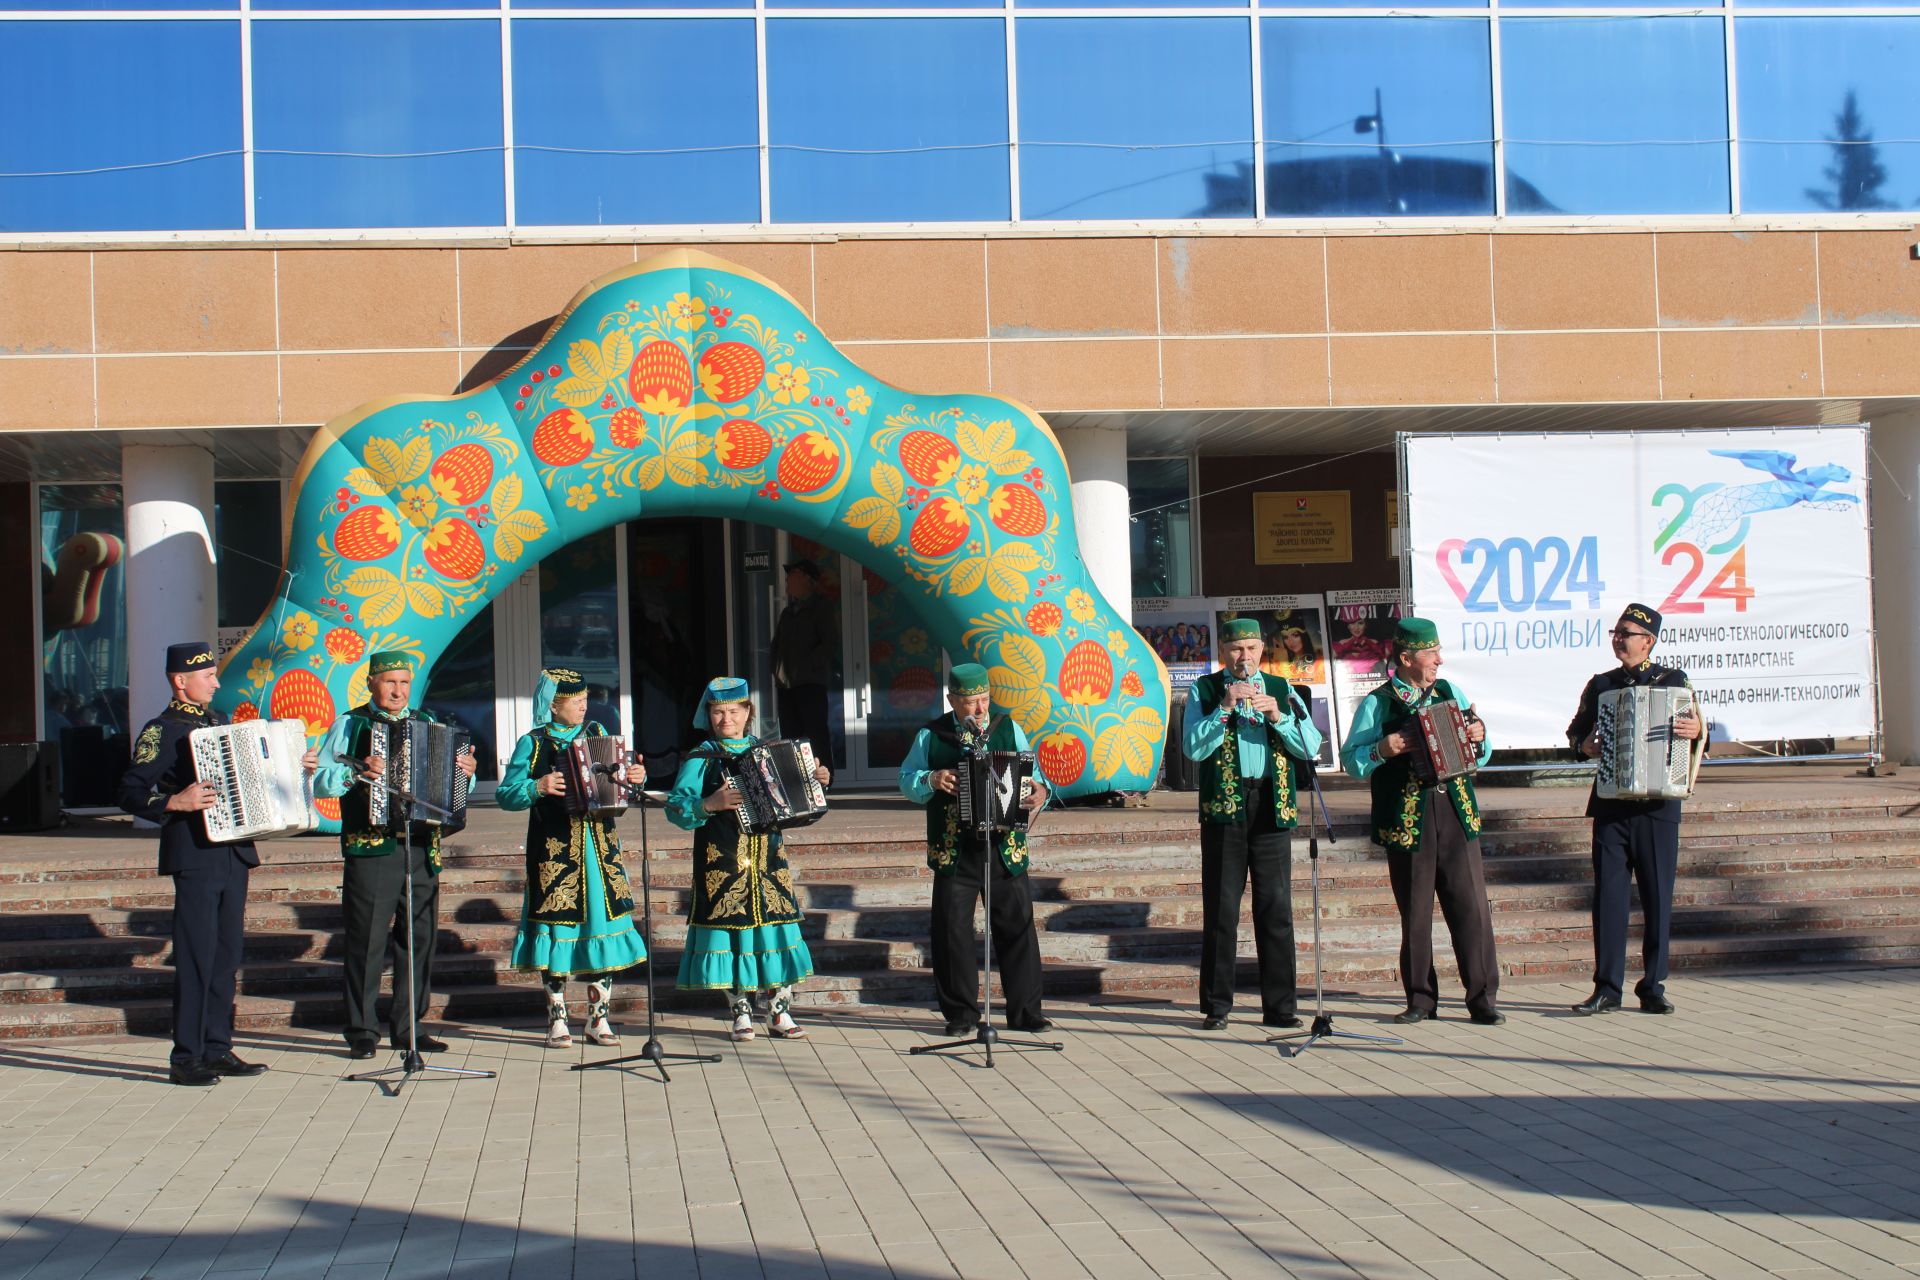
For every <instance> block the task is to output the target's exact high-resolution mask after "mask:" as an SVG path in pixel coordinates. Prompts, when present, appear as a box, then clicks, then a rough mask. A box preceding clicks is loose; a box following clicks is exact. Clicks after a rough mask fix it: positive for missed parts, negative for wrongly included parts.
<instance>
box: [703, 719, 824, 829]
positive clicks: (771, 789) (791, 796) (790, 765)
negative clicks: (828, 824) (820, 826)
mask: <svg viewBox="0 0 1920 1280" xmlns="http://www.w3.org/2000/svg"><path fill="white" fill-rule="evenodd" d="M818 765H819V762H818V761H816V760H815V759H814V758H813V745H812V744H811V743H809V742H807V741H806V740H804V739H795V740H792V741H789V740H787V739H785V738H776V739H774V740H772V741H771V742H756V743H754V744H753V745H752V746H750V747H747V748H746V749H745V750H742V751H738V752H734V753H733V754H731V755H729V756H728V757H727V758H726V760H725V761H724V762H723V766H724V768H725V769H726V772H727V776H728V777H729V778H730V779H731V780H732V781H733V785H734V790H736V791H737V792H739V794H740V803H739V804H738V805H737V806H736V816H737V817H738V818H739V820H740V829H741V830H742V831H744V832H746V833H747V834H749V835H760V834H763V833H765V832H768V831H776V830H778V831H784V830H786V829H787V828H789V827H804V826H808V825H810V824H812V823H815V822H818V821H820V819H822V818H824V817H826V815H827V792H826V788H825V787H823V786H821V785H820V779H819V778H818V777H817V776H816V775H815V770H816V769H817V768H818Z"/></svg>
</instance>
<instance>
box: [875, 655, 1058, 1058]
mask: <svg viewBox="0 0 1920 1280" xmlns="http://www.w3.org/2000/svg"><path fill="white" fill-rule="evenodd" d="M992 701H993V694H992V691H991V688H990V686H989V684H988V681H987V669H986V668H985V667H983V666H981V665H980V664H979V663H977V662H963V663H961V664H960V665H959V666H957V667H955V668H954V669H953V670H952V672H951V673H950V674H949V675H948V676H947V705H948V706H949V707H951V708H952V709H953V710H952V714H950V715H944V716H941V717H939V718H938V719H936V720H932V721H930V722H928V723H927V724H926V725H925V726H924V727H923V728H922V729H921V730H920V731H919V732H918V733H916V734H915V735H914V737H913V745H912V746H911V747H910V748H908V750H907V758H906V759H905V760H904V761H902V762H901V764H900V790H901V792H902V793H903V794H904V795H905V796H906V797H907V799H909V800H911V801H913V802H914V803H915V804H924V805H926V806H927V866H928V867H930V868H932V870H933V924H932V943H933V985H934V990H935V993H936V995H937V997H938V999H939V1001H940V1012H941V1013H942V1014H943V1015H944V1016H945V1017H946V1020H947V1034H948V1035H950V1036H964V1035H967V1034H968V1033H970V1032H971V1031H973V1029H974V1028H975V1027H978V1026H979V1025H980V973H979V970H978V969H977V968H976V967H975V965H974V962H973V954H974V953H973V905H974V903H976V902H978V901H980V895H981V891H982V890H983V889H984V888H985V886H986V876H987V875H989V874H991V875H992V876H993V916H992V918H991V919H990V920H988V921H987V927H988V928H990V929H992V930H993V955H994V961H995V965H996V967H997V968H998V970H999V972H1000V982H1001V985H1002V987H1003V988H1004V990H1005V991H1006V1009H1007V1025H1008V1026H1009V1027H1011V1028H1013V1029H1014V1030H1015V1031H1034V1032H1038V1031H1047V1030H1050V1029H1051V1028H1052V1027H1053V1023H1052V1022H1051V1021H1049V1020H1048V1019H1047V1018H1046V1016H1045V1015H1044V1014H1042V1013H1041V1012H1040V939H1039V937H1038V935H1036V934H1035V932H1034V928H1033V888H1032V886H1031V885H1030V884H1029V883H1028V882H1027V837H1026V835H1025V834H1024V833H1022V832H1018V831H1006V832H1001V833H999V834H998V835H996V836H994V837H993V846H994V849H993V852H994V856H993V857H992V858H989V857H988V856H987V850H986V847H985V842H984V841H982V840H981V838H980V836H979V835H978V834H977V833H973V832H964V831H961V830H960V804H959V801H957V800H956V799H955V798H954V795H955V792H956V791H957V789H958V784H959V774H958V772H957V767H958V765H959V763H960V758H961V757H962V756H963V755H966V754H967V753H969V752H971V751H972V750H973V749H974V745H975V743H977V742H978V741H979V739H980V737H981V736H982V735H985V736H986V739H987V750H989V751H1026V750H1029V749H1030V748H1029V747H1028V746H1027V735H1026V734H1025V733H1023V732H1022V731H1021V729H1020V726H1019V725H1017V724H1015V723H1014V721H1013V717H1011V716H1002V717H1001V718H1000V719H999V720H998V721H995V722H993V723H992V724H989V723H988V715H989V712H990V711H991V704H992ZM1046 803H1047V784H1046V782H1045V780H1044V779H1043V778H1041V776H1040V770H1039V768H1038V766H1037V765H1036V767H1035V769H1034V779H1033V790H1032V791H1031V792H1030V793H1028V795H1027V797H1026V807H1027V808H1029V809H1033V810H1036V811H1037V810H1039V809H1041V808H1043V807H1044V806H1045V805H1046ZM989 862H991V863H992V867H991V869H989V867H988V863H989Z"/></svg>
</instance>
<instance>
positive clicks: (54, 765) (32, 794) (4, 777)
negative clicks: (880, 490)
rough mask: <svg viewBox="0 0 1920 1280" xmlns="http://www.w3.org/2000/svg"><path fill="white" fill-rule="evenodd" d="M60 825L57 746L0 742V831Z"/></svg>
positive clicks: (43, 828) (41, 828) (33, 829)
mask: <svg viewBox="0 0 1920 1280" xmlns="http://www.w3.org/2000/svg"><path fill="white" fill-rule="evenodd" d="M59 825H60V744H59V743H57V742H0V831H45V830H46V829H47V828H48V827H57V826H59Z"/></svg>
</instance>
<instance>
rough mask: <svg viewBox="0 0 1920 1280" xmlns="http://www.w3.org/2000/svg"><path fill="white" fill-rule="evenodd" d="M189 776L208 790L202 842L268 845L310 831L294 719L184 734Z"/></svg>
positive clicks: (307, 788) (314, 816)
mask: <svg viewBox="0 0 1920 1280" xmlns="http://www.w3.org/2000/svg"><path fill="white" fill-rule="evenodd" d="M187 744H188V746H189V747H190V748H191V749H192V751H193V772H194V776H195V777H196V778H197V779H199V780H200V781H201V782H204V783H206V784H207V786H208V787H209V788H211V789H212V791H213V807H212V808H210V809H207V810H206V811H205V817H206V820H207V838H208V839H209V840H215V841H219V842H221V843H226V842H228V841H232V840H269V839H272V838H273V837H274V836H286V835H293V834H295V833H297V832H301V831H312V830H313V829H314V828H315V827H317V826H319V825H320V815H319V814H318V813H316V812H314V808H313V779H312V777H311V776H309V775H308V773H307V770H306V767H305V765H304V764H303V763H302V762H301V757H303V756H304V755H306V753H307V727H306V725H305V724H304V723H302V722H301V721H299V720H248V721H246V722H245V723H242V724H222V725H209V726H208V727H207V728H205V729H195V730H194V731H193V732H192V733H190V734H188V735H187Z"/></svg>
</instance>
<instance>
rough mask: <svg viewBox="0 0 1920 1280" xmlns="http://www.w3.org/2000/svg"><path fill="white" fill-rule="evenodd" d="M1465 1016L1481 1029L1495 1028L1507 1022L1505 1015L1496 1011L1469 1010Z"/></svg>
mask: <svg viewBox="0 0 1920 1280" xmlns="http://www.w3.org/2000/svg"><path fill="white" fill-rule="evenodd" d="M1467 1016H1468V1017H1469V1018H1472V1019H1473V1020H1474V1021H1475V1022H1477V1023H1479V1024H1480V1025H1481V1026H1483V1027H1497V1026H1499V1025H1500V1024H1501V1023H1503V1022H1505V1021H1506V1020H1507V1015H1506V1014H1504V1013H1502V1012H1500V1011H1499V1010H1498V1009H1470V1010H1468V1011H1467Z"/></svg>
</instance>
